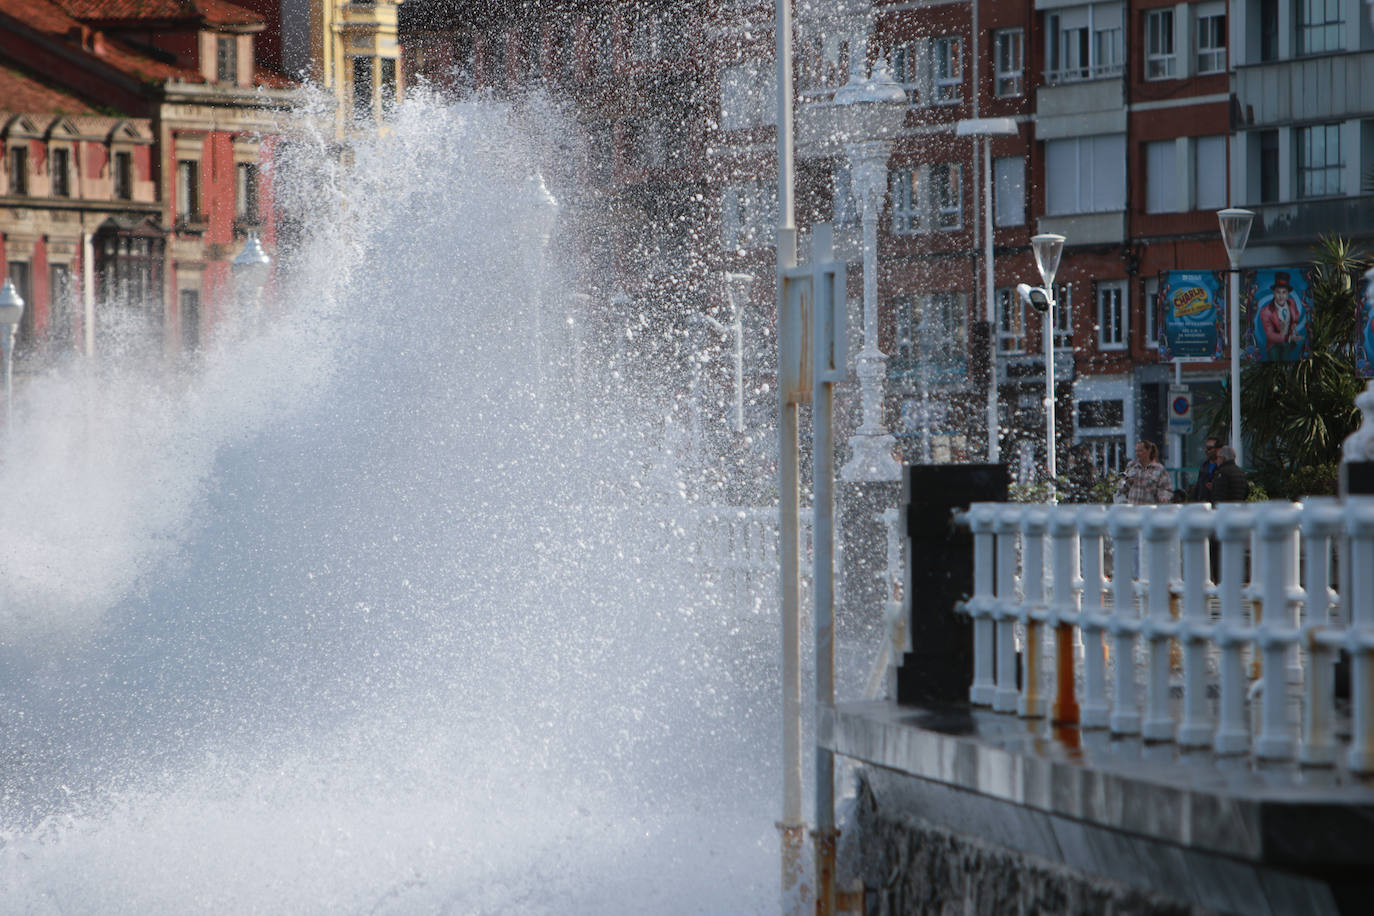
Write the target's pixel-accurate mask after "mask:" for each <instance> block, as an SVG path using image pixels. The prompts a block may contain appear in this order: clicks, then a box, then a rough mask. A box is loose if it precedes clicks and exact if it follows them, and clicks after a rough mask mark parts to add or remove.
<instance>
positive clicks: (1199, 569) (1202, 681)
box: [1177, 503, 1213, 747]
mask: <svg viewBox="0 0 1374 916" xmlns="http://www.w3.org/2000/svg"><path fill="white" fill-rule="evenodd" d="M1212 512H1213V510H1212V507H1211V506H1208V505H1206V504H1202V503H1194V504H1192V505H1188V506H1184V507H1183V509H1182V511H1181V512H1180V513H1179V540H1180V543H1181V548H1182V553H1183V558H1182V559H1183V625H1182V628H1181V635H1180V639H1181V641H1182V643H1183V721H1182V722H1181V723H1179V726H1178V739H1177V740H1178V743H1179V746H1181V747H1206V746H1207V745H1209V744H1211V743H1212V717H1211V715H1210V712H1209V710H1208V708H1207V634H1208V631H1209V629H1210V627H1209V621H1208V619H1207V576H1208V562H1207V560H1208V558H1207V537H1208V535H1210V534H1211V533H1212Z"/></svg>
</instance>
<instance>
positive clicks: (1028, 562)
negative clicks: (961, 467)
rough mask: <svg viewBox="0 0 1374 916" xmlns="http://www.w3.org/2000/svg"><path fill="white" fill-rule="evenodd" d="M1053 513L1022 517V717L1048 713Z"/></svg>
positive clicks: (1032, 511) (1030, 511)
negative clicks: (1048, 540)
mask: <svg viewBox="0 0 1374 916" xmlns="http://www.w3.org/2000/svg"><path fill="white" fill-rule="evenodd" d="M1048 526H1049V510H1047V509H1044V508H1042V507H1040V506H1031V507H1029V508H1027V509H1026V510H1025V511H1024V512H1022V514H1021V535H1022V540H1021V591H1022V600H1021V603H1022V606H1023V607H1024V608H1025V609H1026V641H1025V649H1024V650H1023V653H1022V659H1021V698H1020V700H1019V701H1018V702H1017V704H1016V712H1017V714H1018V715H1020V716H1021V717H1022V718H1026V719H1038V718H1040V717H1041V716H1043V715H1044V714H1045V697H1044V695H1043V693H1042V692H1041V691H1042V686H1043V685H1042V683H1041V681H1042V679H1043V675H1042V672H1041V666H1042V664H1043V662H1044V658H1045V642H1044V641H1045V624H1044V622H1043V621H1042V620H1041V619H1038V618H1039V617H1040V616H1043V613H1044V611H1045V610H1046V608H1047V607H1048V606H1049V600H1050V595H1049V582H1048V581H1046V579H1045V532H1046V530H1047V529H1048Z"/></svg>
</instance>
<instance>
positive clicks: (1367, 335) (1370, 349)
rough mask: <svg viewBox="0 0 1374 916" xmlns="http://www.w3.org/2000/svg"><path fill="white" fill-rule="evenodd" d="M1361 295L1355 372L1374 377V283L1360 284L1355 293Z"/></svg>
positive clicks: (1358, 311) (1358, 309)
mask: <svg viewBox="0 0 1374 916" xmlns="http://www.w3.org/2000/svg"><path fill="white" fill-rule="evenodd" d="M1355 295H1356V296H1358V297H1359V308H1357V309H1356V310H1355V314H1356V315H1358V316H1359V319H1358V320H1359V322H1360V329H1359V331H1360V332H1359V333H1358V334H1356V335H1355V373H1356V374H1357V375H1358V376H1359V377H1360V378H1374V284H1364V283H1361V284H1360V288H1359V289H1358V290H1357V291H1356V293H1355Z"/></svg>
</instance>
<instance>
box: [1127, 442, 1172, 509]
mask: <svg viewBox="0 0 1374 916" xmlns="http://www.w3.org/2000/svg"><path fill="white" fill-rule="evenodd" d="M1173 499H1174V485H1173V483H1172V482H1171V481H1170V480H1169V472H1168V471H1166V470H1164V465H1162V464H1160V463H1159V446H1157V445H1155V444H1154V443H1153V442H1151V441H1149V440H1148V439H1141V440H1140V441H1139V442H1137V443H1136V446H1135V460H1134V461H1132V462H1131V463H1130V464H1128V465H1126V470H1125V471H1123V472H1122V474H1121V483H1120V485H1119V486H1118V487H1117V488H1116V501H1117V502H1119V503H1132V504H1134V505H1137V506H1149V505H1154V504H1155V503H1168V502H1173Z"/></svg>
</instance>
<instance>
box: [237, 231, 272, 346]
mask: <svg viewBox="0 0 1374 916" xmlns="http://www.w3.org/2000/svg"><path fill="white" fill-rule="evenodd" d="M230 269H231V270H232V271H233V274H234V291H235V293H236V294H237V295H238V296H239V301H240V302H242V303H243V305H244V307H245V309H248V308H251V309H252V313H253V318H252V320H253V326H254V329H255V330H261V329H262V288H263V286H264V285H266V283H267V276H268V274H270V273H271V271H272V259H271V258H270V257H268V255H267V252H265V251H263V250H262V243H261V242H259V241H258V234H257V232H249V233H248V240H247V241H245V242H244V243H243V250H242V251H240V252H239V253H238V255H237V256H236V257H235V258H234V260H233V262H232V264H231V266H230Z"/></svg>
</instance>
